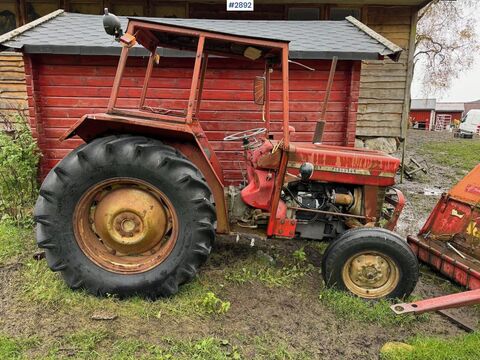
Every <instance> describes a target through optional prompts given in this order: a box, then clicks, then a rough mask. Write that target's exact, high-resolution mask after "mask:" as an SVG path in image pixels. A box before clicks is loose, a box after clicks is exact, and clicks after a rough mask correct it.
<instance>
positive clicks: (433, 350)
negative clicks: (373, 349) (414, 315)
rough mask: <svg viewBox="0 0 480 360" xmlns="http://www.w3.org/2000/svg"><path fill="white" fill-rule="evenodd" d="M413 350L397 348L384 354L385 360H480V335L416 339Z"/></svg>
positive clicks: (413, 341)
mask: <svg viewBox="0 0 480 360" xmlns="http://www.w3.org/2000/svg"><path fill="white" fill-rule="evenodd" d="M409 343H410V345H412V346H413V348H412V349H401V348H396V349H392V350H391V351H388V352H384V353H383V354H382V356H381V358H382V359H383V360H417V359H418V360H420V359H428V360H463V359H465V360H469V359H472V360H473V359H480V333H479V332H476V333H472V334H468V335H465V336H459V337H455V338H451V339H439V338H428V337H420V336H419V337H415V338H414V339H412V340H411V341H410V342H409Z"/></svg>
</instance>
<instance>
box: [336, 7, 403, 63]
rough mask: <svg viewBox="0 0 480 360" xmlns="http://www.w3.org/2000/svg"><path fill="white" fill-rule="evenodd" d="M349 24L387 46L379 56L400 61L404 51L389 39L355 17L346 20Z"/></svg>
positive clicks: (348, 17)
mask: <svg viewBox="0 0 480 360" xmlns="http://www.w3.org/2000/svg"><path fill="white" fill-rule="evenodd" d="M345 19H346V20H347V21H348V22H350V23H351V24H353V25H354V26H356V27H357V28H359V29H360V30H362V31H363V32H364V33H365V34H367V35H368V36H370V37H371V38H372V39H374V40H376V41H378V42H379V43H380V44H382V45H383V46H385V49H384V50H383V51H382V52H381V53H380V54H379V55H380V56H388V57H389V58H390V59H392V60H393V61H395V62H397V61H398V60H399V59H400V55H401V54H402V51H403V49H402V48H401V47H400V46H398V45H396V44H394V43H393V42H391V41H390V40H388V39H387V38H385V37H383V36H382V35H380V34H379V33H377V32H376V31H374V30H373V29H371V28H369V27H368V26H367V25H365V24H364V23H362V22H360V21H358V20H357V19H355V18H354V17H353V16H347V17H346V18H345Z"/></svg>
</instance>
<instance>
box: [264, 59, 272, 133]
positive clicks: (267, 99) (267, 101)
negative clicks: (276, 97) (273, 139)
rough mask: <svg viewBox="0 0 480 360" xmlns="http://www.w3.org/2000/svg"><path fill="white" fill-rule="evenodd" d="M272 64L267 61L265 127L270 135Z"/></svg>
mask: <svg viewBox="0 0 480 360" xmlns="http://www.w3.org/2000/svg"><path fill="white" fill-rule="evenodd" d="M270 80H271V76H270V66H269V65H268V63H267V62H265V109H264V111H265V128H266V129H267V133H266V134H265V135H266V136H267V137H268V134H269V132H270Z"/></svg>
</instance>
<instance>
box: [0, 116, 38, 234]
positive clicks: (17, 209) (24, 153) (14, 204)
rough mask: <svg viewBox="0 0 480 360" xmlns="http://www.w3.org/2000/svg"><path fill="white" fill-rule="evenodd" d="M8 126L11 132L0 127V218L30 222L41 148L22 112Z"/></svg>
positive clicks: (29, 224) (19, 222)
mask: <svg viewBox="0 0 480 360" xmlns="http://www.w3.org/2000/svg"><path fill="white" fill-rule="evenodd" d="M7 127H9V128H10V129H11V130H12V131H11V133H6V132H4V131H0V221H3V222H9V223H12V224H15V225H19V226H31V225H33V216H32V209H33V204H34V203H35V199H36V198H37V192H38V183H37V165H38V161H39V159H40V151H39V150H38V147H37V142H36V141H35V139H34V138H33V136H32V133H31V131H30V127H29V125H28V122H27V120H26V118H25V117H24V116H21V115H20V114H19V115H18V116H17V117H16V119H15V122H8V124H7Z"/></svg>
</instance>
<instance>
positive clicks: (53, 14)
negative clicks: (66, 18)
mask: <svg viewBox="0 0 480 360" xmlns="http://www.w3.org/2000/svg"><path fill="white" fill-rule="evenodd" d="M62 13H63V10H62V9H59V10H55V11H54V12H51V13H50V14H47V15H45V16H42V17H41V18H39V19H37V20H35V21H32V22H29V23H28V24H25V25H23V26H20V27H18V28H16V29H13V30H12V31H9V32H7V33H6V34H3V35H1V36H0V44H1V43H4V42H5V41H8V40H11V39H12V38H14V37H15V36H18V35H20V34H22V33H24V32H25V31H27V30H30V29H33V28H34V27H35V26H38V25H40V24H43V23H44V22H46V21H48V20H50V19H53V18H54V17H57V16H58V15H60V14H62Z"/></svg>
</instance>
